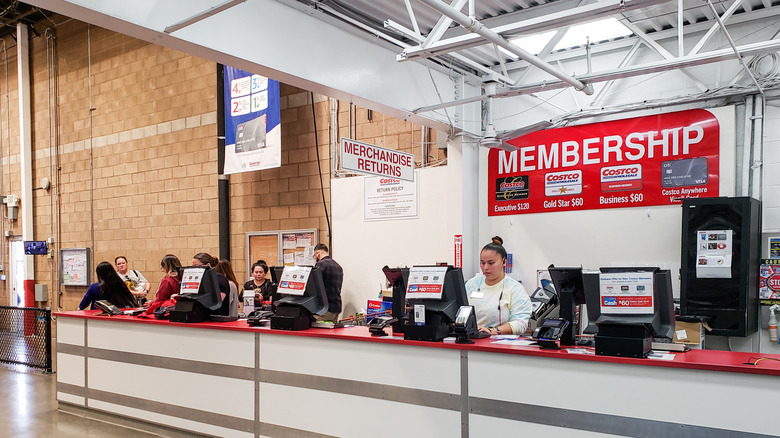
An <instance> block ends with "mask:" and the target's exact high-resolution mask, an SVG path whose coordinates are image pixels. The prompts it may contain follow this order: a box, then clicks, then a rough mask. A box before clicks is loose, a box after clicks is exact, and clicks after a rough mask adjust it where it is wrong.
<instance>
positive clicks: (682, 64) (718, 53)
mask: <svg viewBox="0 0 780 438" xmlns="http://www.w3.org/2000/svg"><path fill="white" fill-rule="evenodd" d="M778 50H780V40H772V41H762V42H760V43H753V44H746V45H744V46H739V47H737V51H739V53H741V54H742V55H743V56H752V55H759V54H762V53H770V52H776V51H778ZM733 59H734V51H733V50H732V49H731V48H730V47H729V48H728V49H721V50H715V51H712V52H709V53H704V54H698V55H695V56H685V57H682V58H676V59H673V60H664V61H659V62H651V63H647V64H640V65H636V66H633V67H624V68H618V69H614V70H607V71H603V72H599V73H593V74H586V75H580V76H577V77H578V78H579V79H580V80H583V81H587V82H588V83H597V82H605V81H610V80H613V79H624V78H632V77H636V76H642V75H647V74H652V73H660V72H665V71H670V70H676V69H680V68H686V67H694V66H697V65H704V64H712V63H715V62H721V61H728V60H733ZM567 86H568V84H566V83H565V82H559V81H556V82H537V83H535V84H529V85H527V86H524V87H518V88H515V89H513V90H509V91H506V92H498V93H496V96H495V97H512V96H519V95H521V94H529V93H538V92H540V91H549V90H556V89H561V88H565V87H567Z"/></svg>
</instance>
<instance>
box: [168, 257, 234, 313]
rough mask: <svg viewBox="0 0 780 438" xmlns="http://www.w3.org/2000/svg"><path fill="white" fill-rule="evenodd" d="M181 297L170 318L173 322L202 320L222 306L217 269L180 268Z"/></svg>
mask: <svg viewBox="0 0 780 438" xmlns="http://www.w3.org/2000/svg"><path fill="white" fill-rule="evenodd" d="M178 274H179V278H180V279H181V284H180V286H179V298H178V299H177V300H176V306H175V307H174V309H173V310H172V311H171V314H170V317H169V319H170V320H171V321H173V322H201V321H205V320H207V319H209V317H210V316H211V312H212V311H215V310H219V308H220V307H221V306H222V295H221V293H220V290H219V283H218V282H217V271H215V270H214V269H213V268H212V267H210V266H186V267H180V268H178Z"/></svg>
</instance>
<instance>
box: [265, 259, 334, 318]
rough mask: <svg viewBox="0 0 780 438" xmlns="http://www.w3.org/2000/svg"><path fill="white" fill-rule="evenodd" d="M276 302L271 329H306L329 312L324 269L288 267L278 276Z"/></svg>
mask: <svg viewBox="0 0 780 438" xmlns="http://www.w3.org/2000/svg"><path fill="white" fill-rule="evenodd" d="M277 292H278V293H279V294H280V295H281V296H282V298H281V299H280V300H279V301H277V302H276V303H275V304H276V311H275V313H274V316H272V317H271V328H272V329H277V330H306V329H308V328H309V327H311V323H312V322H313V321H314V320H315V317H316V316H318V315H322V314H323V313H325V312H327V311H328V297H327V295H326V293H325V284H324V283H323V281H322V271H320V270H319V268H316V267H314V268H312V267H310V266H288V267H286V268H285V270H284V272H283V274H282V275H281V276H280V277H279V287H278V288H277Z"/></svg>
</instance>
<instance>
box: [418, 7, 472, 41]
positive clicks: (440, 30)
mask: <svg viewBox="0 0 780 438" xmlns="http://www.w3.org/2000/svg"><path fill="white" fill-rule="evenodd" d="M467 1H468V0H452V3H451V4H450V6H451V7H452V8H453V9H455V10H457V11H459V10H461V9H463V5H465V4H466V2H467ZM450 24H452V19H451V18H449V17H441V18H439V21H438V22H436V25H434V26H433V29H431V31H430V32H429V33H428V36H427V37H426V38H425V40H424V41H423V42H422V43H420V47H430V45H431V44H433V43H435V42H438V41H439V40H440V39H441V37H442V36H443V35H444V32H445V31H446V30H447V28H448V27H450Z"/></svg>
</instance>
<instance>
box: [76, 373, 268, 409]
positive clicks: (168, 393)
mask: <svg viewBox="0 0 780 438" xmlns="http://www.w3.org/2000/svg"><path fill="white" fill-rule="evenodd" d="M87 366H88V369H89V388H90V389H96V390H100V391H106V392H110V393H114V394H122V395H126V396H130V397H137V398H141V399H146V400H151V401H155V402H161V403H167V404H172V405H176V406H182V407H187V408H193V409H198V410H202V411H206V412H214V413H218V414H224V415H230V416H233V417H239V418H245V419H248V420H253V419H254V411H253V408H252V406H253V405H254V394H255V388H254V383H253V382H251V381H244V380H239V379H231V378H225V377H219V376H212V375H205V374H195V373H189V372H185V371H178V370H169V369H164V368H153V367H147V366H142V365H134V364H128V363H123V362H115V361H108V360H102V359H93V358H90V359H89V361H88V363H87ZM122 376H132V378H131V379H123V378H122ZM138 379H140V382H141V383H137V382H138ZM90 404H92V402H91V401H90Z"/></svg>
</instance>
